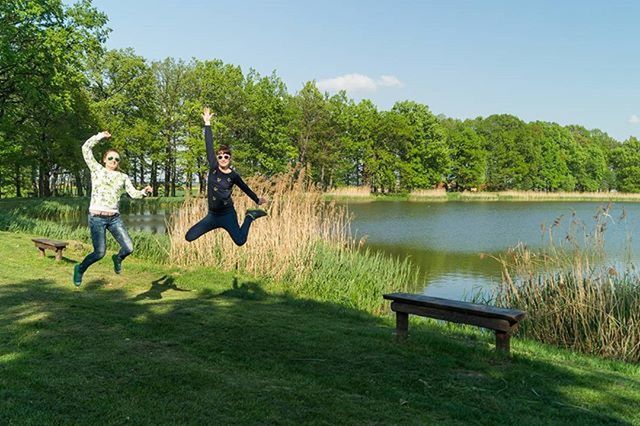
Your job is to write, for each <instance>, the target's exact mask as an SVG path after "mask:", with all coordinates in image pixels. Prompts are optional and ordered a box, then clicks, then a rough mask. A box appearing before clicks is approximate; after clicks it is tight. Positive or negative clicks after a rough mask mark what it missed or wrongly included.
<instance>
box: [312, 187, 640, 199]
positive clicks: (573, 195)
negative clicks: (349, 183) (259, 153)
mask: <svg viewBox="0 0 640 426" xmlns="http://www.w3.org/2000/svg"><path fill="white" fill-rule="evenodd" d="M324 196H325V199H327V200H335V201H349V202H373V201H412V202H447V201H465V202H467V201H468V202H478V201H481V202H491V201H514V202H519V201H535V202H545V201H550V202H551V201H553V202H570V201H579V202H580V201H583V202H594V201H595V202H631V203H633V202H640V194H636V193H623V192H540V191H497V192H470V191H464V192H447V191H445V190H439V189H430V190H416V191H412V192H410V193H404V194H375V193H371V192H369V191H368V189H365V188H342V189H336V190H333V191H328V192H326V193H325V194H324Z"/></svg>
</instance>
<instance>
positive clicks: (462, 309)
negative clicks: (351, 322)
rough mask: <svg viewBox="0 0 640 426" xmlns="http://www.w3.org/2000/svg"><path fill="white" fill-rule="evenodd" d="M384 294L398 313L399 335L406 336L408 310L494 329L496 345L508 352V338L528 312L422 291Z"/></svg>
mask: <svg viewBox="0 0 640 426" xmlns="http://www.w3.org/2000/svg"><path fill="white" fill-rule="evenodd" d="M383 297H384V298H385V299H387V300H391V310H393V311H394V312H395V313H396V335H397V336H398V338H400V339H404V338H406V337H407V332H408V331H409V314H413V315H420V316H423V317H429V318H436V319H439V320H445V321H451V322H457V323H461V324H470V325H476V326H478V327H483V328H486V329H489V330H493V331H495V333H496V349H497V350H499V351H504V352H506V353H508V352H509V339H510V337H511V335H512V334H513V333H515V331H516V330H517V329H518V323H519V322H520V321H521V320H522V319H523V318H524V317H525V316H526V312H524V311H520V310H517V309H505V308H497V307H495V306H489V305H480V304H477V303H468V302H460V301H457V300H449V299H441V298H439V297H429V296H425V295H421V294H409V293H392V294H385V295H384V296H383Z"/></svg>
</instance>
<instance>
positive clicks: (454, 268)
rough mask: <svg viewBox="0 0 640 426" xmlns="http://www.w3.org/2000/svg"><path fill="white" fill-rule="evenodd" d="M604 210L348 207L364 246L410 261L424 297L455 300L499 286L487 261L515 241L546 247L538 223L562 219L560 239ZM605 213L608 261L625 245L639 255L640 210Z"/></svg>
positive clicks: (491, 205)
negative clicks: (574, 223)
mask: <svg viewBox="0 0 640 426" xmlns="http://www.w3.org/2000/svg"><path fill="white" fill-rule="evenodd" d="M603 207H606V204H603V203H592V202H544V203H541V202H486V203H483V202H472V203H471V202H446V203H443V202H440V203H438V202H435V203H424V202H420V203H417V202H413V203H412V202H408V201H399V202H389V201H380V202H372V203H351V204H348V208H349V210H350V211H351V212H352V213H353V214H354V220H353V226H352V228H353V230H354V231H355V232H356V234H357V236H366V243H367V245H368V246H370V247H372V248H374V249H376V250H382V251H383V252H385V253H389V254H391V255H393V256H398V257H402V258H404V257H406V256H409V257H410V258H411V260H412V261H413V262H414V263H416V264H417V265H419V267H420V269H421V270H422V277H423V278H422V279H423V288H422V289H421V290H422V291H423V292H424V293H426V294H429V295H432V296H438V297H447V298H453V299H461V298H464V297H465V296H466V297H470V296H472V295H473V294H475V293H477V292H479V291H486V290H490V289H491V288H492V287H493V286H495V285H496V284H497V283H498V282H499V280H500V267H499V264H498V262H497V261H496V260H495V259H494V258H493V257H492V256H496V255H499V254H501V253H504V252H505V251H506V250H507V249H508V248H509V247H513V246H515V245H516V244H517V243H518V242H523V243H525V244H527V245H528V246H529V247H540V246H542V245H543V244H546V241H548V237H546V238H543V235H544V236H548V232H546V233H543V231H542V229H541V225H547V226H548V225H551V224H552V223H553V222H554V221H555V220H556V219H558V218H560V217H561V219H560V221H559V226H557V227H556V228H555V231H554V234H555V235H556V236H557V238H558V239H561V238H563V237H564V236H566V234H567V232H568V230H569V224H570V223H571V221H572V220H574V219H575V218H578V219H580V220H581V221H583V222H584V223H585V224H586V228H587V229H588V230H590V229H592V228H593V224H594V219H593V217H594V216H595V215H596V214H597V212H598V210H601V209H602V208H603ZM574 214H575V216H574ZM608 214H609V215H610V216H608V217H606V216H605V218H604V219H605V221H606V222H607V231H606V233H605V237H606V249H607V253H608V254H609V256H610V260H612V259H617V258H620V259H622V257H623V256H624V254H625V252H626V251H625V248H628V247H629V248H631V249H632V253H640V250H639V249H640V247H638V243H637V242H635V241H634V240H633V236H634V234H635V232H634V231H635V230H637V229H638V227H637V225H638V221H639V220H640V205H639V204H629V203H619V204H614V205H612V207H611V209H610V210H609V212H608ZM621 216H625V218H624V219H621ZM554 238H555V237H554ZM629 238H631V241H630V242H629V240H628V239H629Z"/></svg>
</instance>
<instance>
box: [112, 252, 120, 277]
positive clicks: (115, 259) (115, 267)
mask: <svg viewBox="0 0 640 426" xmlns="http://www.w3.org/2000/svg"><path fill="white" fill-rule="evenodd" d="M111 260H113V272H115V273H116V274H119V273H120V272H122V260H120V259H119V258H118V255H117V254H114V255H113V256H111Z"/></svg>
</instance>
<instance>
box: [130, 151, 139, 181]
mask: <svg viewBox="0 0 640 426" xmlns="http://www.w3.org/2000/svg"><path fill="white" fill-rule="evenodd" d="M131 163H132V164H131V167H133V173H132V174H133V186H135V187H136V188H137V187H138V174H137V173H136V170H138V159H137V158H134V159H133V161H132V162H131Z"/></svg>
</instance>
